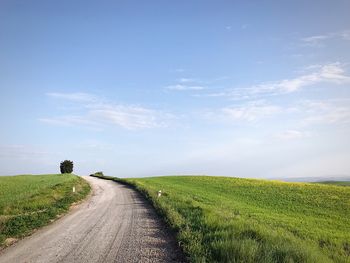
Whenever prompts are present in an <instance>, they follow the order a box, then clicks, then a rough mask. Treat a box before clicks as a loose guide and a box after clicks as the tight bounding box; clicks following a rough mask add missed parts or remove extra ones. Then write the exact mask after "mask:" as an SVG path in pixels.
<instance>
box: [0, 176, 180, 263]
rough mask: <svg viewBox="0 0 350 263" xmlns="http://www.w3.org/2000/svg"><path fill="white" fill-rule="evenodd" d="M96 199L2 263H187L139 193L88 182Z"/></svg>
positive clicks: (22, 245) (1, 259) (6, 253)
mask: <svg viewBox="0 0 350 263" xmlns="http://www.w3.org/2000/svg"><path fill="white" fill-rule="evenodd" d="M84 178H85V179H86V180H87V181H89V183H90V184H91V185H92V188H93V194H92V196H91V197H90V198H89V199H88V200H87V201H85V202H84V203H82V204H80V205H78V206H77V207H75V208H73V209H72V210H71V212H70V213H69V214H68V215H66V216H64V217H62V218H61V219H59V220H57V221H56V222H54V223H53V224H51V225H49V226H47V227H44V228H42V229H40V230H38V231H37V232H35V233H34V234H33V235H32V236H30V237H27V238H24V239H23V240H21V241H19V242H17V243H16V244H14V245H13V246H10V247H9V248H7V249H5V250H4V251H2V253H1V254H0V262H1V263H2V262H3V263H5V262H6V263H7V262H9V263H14V262H16V263H21V262H45V263H47V262H50V263H51V262H84V263H85V262H118V263H119V262H120V263H122V262H185V260H184V257H183V254H182V252H181V250H180V249H179V247H178V246H177V243H176V241H175V238H174V236H173V234H172V233H171V232H170V231H169V230H168V229H167V227H166V226H165V225H164V223H163V222H162V221H161V220H160V219H159V217H158V216H157V215H156V213H155V211H154V209H153V208H152V207H151V206H150V205H149V204H148V203H147V201H145V200H144V198H143V197H142V196H141V195H140V194H139V193H137V192H136V191H135V190H133V189H131V188H129V187H127V186H124V185H121V184H117V183H116V182H113V181H106V180H102V179H97V178H93V177H84Z"/></svg>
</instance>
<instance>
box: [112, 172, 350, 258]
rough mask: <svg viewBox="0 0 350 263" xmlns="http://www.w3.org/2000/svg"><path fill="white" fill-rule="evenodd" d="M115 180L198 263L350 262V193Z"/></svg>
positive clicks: (235, 183) (227, 182)
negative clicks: (132, 191) (150, 208)
mask: <svg viewBox="0 0 350 263" xmlns="http://www.w3.org/2000/svg"><path fill="white" fill-rule="evenodd" d="M109 179H110V178H109ZM117 181H122V182H124V183H128V184H131V185H134V186H135V187H136V188H137V189H138V190H139V191H141V192H142V193H143V194H144V195H145V196H146V197H147V198H148V199H149V200H150V201H151V202H152V204H153V205H154V207H155V208H156V209H157V211H158V212H159V213H160V214H161V215H162V216H164V218H165V220H166V221H167V222H168V223H169V225H170V226H172V227H173V228H174V229H175V230H176V231H177V233H178V235H177V238H178V240H179V242H180V244H181V246H182V248H183V249H184V251H185V253H186V254H187V255H188V257H189V259H190V261H192V262H276V263H277V262H317V263H318V262H350V188H347V187H339V186H333V185H322V184H307V183H284V182H279V181H266V180H253V179H240V178H227V177H204V176H169V177H154V178H140V179H117ZM158 190H162V191H163V193H164V194H163V195H162V196H161V197H160V198H157V196H156V194H157V191H158Z"/></svg>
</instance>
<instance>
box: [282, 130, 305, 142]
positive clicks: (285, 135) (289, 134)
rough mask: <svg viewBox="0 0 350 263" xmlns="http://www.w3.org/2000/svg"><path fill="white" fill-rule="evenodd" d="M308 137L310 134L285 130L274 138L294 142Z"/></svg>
mask: <svg viewBox="0 0 350 263" xmlns="http://www.w3.org/2000/svg"><path fill="white" fill-rule="evenodd" d="M309 136H310V133H308V132H302V131H297V130H287V131H283V132H281V133H278V134H277V135H276V137H277V138H278V139H281V140H296V139H302V138H305V137H309Z"/></svg>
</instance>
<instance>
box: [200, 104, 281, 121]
mask: <svg viewBox="0 0 350 263" xmlns="http://www.w3.org/2000/svg"><path fill="white" fill-rule="evenodd" d="M281 112H282V108H281V107H280V106H277V105H271V104H268V103H266V102H264V101H251V102H248V103H245V104H241V105H235V106H227V107H223V108H220V109H218V110H216V111H208V112H206V113H205V116H206V118H209V119H213V120H215V121H216V120H223V121H225V122H227V121H228V122H232V121H233V122H239V121H243V122H254V121H258V120H260V119H263V118H267V117H270V116H273V115H275V114H278V113H281Z"/></svg>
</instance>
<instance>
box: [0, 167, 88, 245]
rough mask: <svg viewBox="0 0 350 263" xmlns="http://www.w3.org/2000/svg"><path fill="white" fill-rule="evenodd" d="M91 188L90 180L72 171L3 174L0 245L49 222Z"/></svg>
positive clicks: (0, 203) (0, 190)
mask: <svg viewBox="0 0 350 263" xmlns="http://www.w3.org/2000/svg"><path fill="white" fill-rule="evenodd" d="M73 186H75V188H76V192H75V193H73V192H72V187H73ZM89 191H90V186H89V184H88V183H87V182H86V181H85V180H83V179H82V178H80V177H78V176H75V175H72V174H63V175H61V174H55V175H19V176H0V247H1V246H3V245H4V244H5V240H6V239H7V238H9V237H11V238H20V237H23V236H25V235H28V234H30V233H31V232H32V231H33V230H34V229H36V228H38V227H41V226H43V225H45V224H47V223H48V222H50V220H52V219H54V218H56V217H57V215H59V214H61V213H64V212H65V211H67V210H68V208H69V207H70V205H71V204H72V203H73V202H76V201H78V200H80V199H82V198H84V197H85V196H86V195H87V194H88V193H89Z"/></svg>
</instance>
